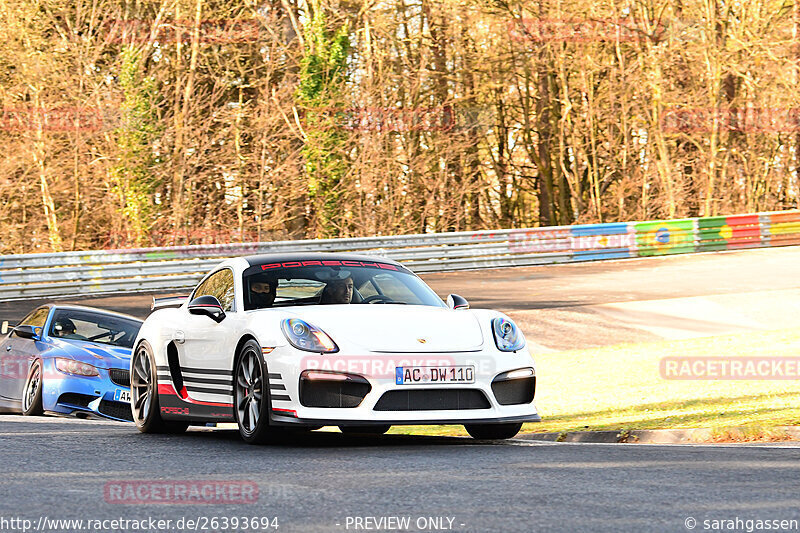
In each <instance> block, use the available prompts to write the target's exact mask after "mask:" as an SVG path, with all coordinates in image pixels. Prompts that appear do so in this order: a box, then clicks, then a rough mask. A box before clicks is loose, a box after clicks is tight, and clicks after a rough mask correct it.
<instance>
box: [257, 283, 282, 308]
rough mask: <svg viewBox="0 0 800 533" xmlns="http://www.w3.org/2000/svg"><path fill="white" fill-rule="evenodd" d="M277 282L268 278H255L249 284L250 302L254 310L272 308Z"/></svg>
mask: <svg viewBox="0 0 800 533" xmlns="http://www.w3.org/2000/svg"><path fill="white" fill-rule="evenodd" d="M277 288H278V282H277V281H276V280H274V279H269V278H256V279H254V280H253V281H251V282H250V302H251V303H252V304H253V308H254V309H263V308H265V307H272V304H273V303H275V291H276V289H277Z"/></svg>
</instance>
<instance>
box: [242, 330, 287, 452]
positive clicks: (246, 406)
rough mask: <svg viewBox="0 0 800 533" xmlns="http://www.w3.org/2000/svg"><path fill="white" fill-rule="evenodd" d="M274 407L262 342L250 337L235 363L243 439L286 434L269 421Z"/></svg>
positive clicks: (274, 438) (269, 438)
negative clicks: (260, 343) (259, 342)
mask: <svg viewBox="0 0 800 533" xmlns="http://www.w3.org/2000/svg"><path fill="white" fill-rule="evenodd" d="M271 410H272V402H271V400H270V395H269V373H268V372H267V365H266V364H265V363H264V356H263V355H262V352H261V345H259V344H258V343H257V342H256V341H254V340H252V339H250V340H248V341H247V342H245V343H244V345H242V347H241V349H240V350H239V353H238V354H237V355H236V363H235V364H234V367H233V416H234V419H235V420H236V425H237V426H238V427H239V435H241V437H242V440H244V441H245V442H246V443H248V444H264V443H269V442H276V441H278V440H279V439H281V437H284V436H285V435H286V432H284V431H282V430H281V429H280V428H276V427H275V426H270V425H269V416H270V411H271Z"/></svg>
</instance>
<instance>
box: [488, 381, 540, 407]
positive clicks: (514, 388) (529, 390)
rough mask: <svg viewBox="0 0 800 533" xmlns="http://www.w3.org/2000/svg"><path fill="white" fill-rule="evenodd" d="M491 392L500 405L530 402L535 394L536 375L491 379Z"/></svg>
mask: <svg viewBox="0 0 800 533" xmlns="http://www.w3.org/2000/svg"><path fill="white" fill-rule="evenodd" d="M492 392H493V393H494V397H495V398H497V403H499V404H500V405H519V404H523V403H531V402H532V401H533V397H534V395H535V394H536V376H530V377H527V378H521V379H508V380H504V381H493V382H492Z"/></svg>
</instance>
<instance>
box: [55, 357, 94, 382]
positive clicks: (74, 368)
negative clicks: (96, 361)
mask: <svg viewBox="0 0 800 533" xmlns="http://www.w3.org/2000/svg"><path fill="white" fill-rule="evenodd" d="M56 368H57V369H58V370H59V371H60V372H63V373H65V374H73V375H76V376H85V377H87V378H91V377H95V376H99V375H100V373H99V372H98V371H97V368H96V367H94V366H92V365H90V364H88V363H82V362H80V361H76V360H74V359H66V358H64V357H56Z"/></svg>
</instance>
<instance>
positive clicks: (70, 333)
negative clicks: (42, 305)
mask: <svg viewBox="0 0 800 533" xmlns="http://www.w3.org/2000/svg"><path fill="white" fill-rule="evenodd" d="M75 331H76V330H75V323H74V322H73V321H72V320H70V319H69V318H59V319H57V320H56V322H55V324H54V325H53V333H54V335H55V336H56V337H59V338H62V339H77V340H86V337H84V336H83V335H78V334H77V333H75Z"/></svg>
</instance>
